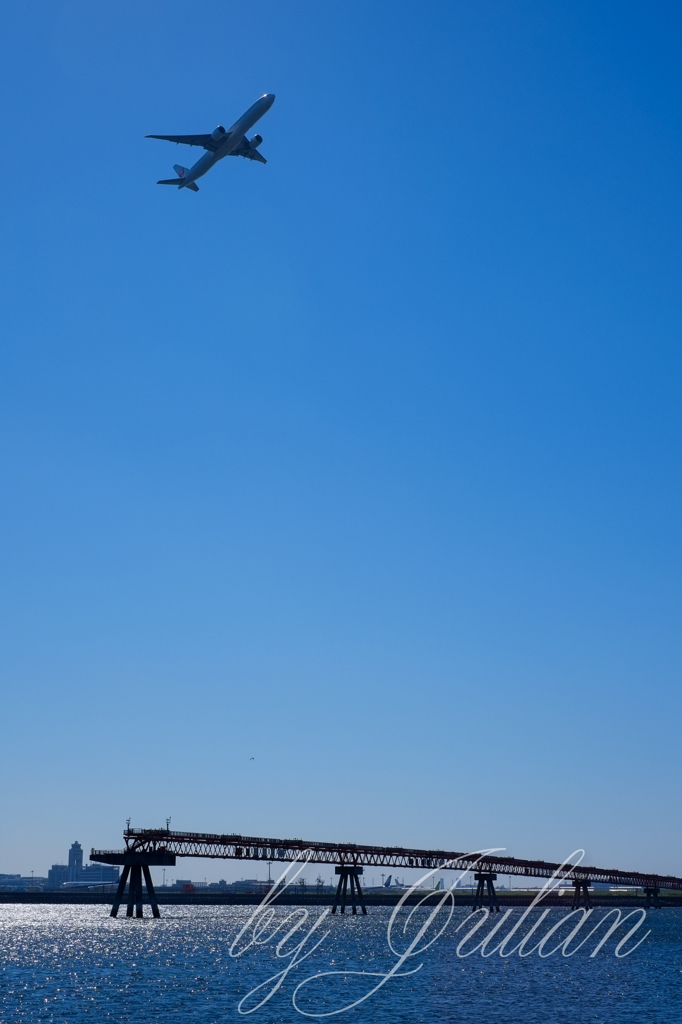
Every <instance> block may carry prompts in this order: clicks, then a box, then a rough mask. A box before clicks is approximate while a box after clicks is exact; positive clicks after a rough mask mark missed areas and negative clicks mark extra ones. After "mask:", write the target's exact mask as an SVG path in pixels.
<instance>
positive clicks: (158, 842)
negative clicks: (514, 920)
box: [90, 824, 682, 917]
mask: <svg viewBox="0 0 682 1024" xmlns="http://www.w3.org/2000/svg"><path fill="white" fill-rule="evenodd" d="M123 839H124V842H125V849H124V850H94V849H93V850H91V852H90V860H92V861H95V862H99V863H101V864H120V865H121V866H122V867H123V869H124V870H123V875H122V876H121V879H120V881H119V886H118V890H117V892H116V895H115V897H114V905H113V907H112V908H111V913H112V916H113V917H116V915H117V913H118V909H119V907H120V905H121V903H122V902H123V900H124V896H125V889H126V883H127V884H128V908H127V916H128V917H132V916H134V915H137V916H138V917H141V916H142V913H143V909H142V907H143V884H142V878H143V876H144V887H146V890H147V898H148V900H149V903H150V904H151V908H152V913H153V915H154V917H159V916H160V914H159V906H158V901H157V899H156V894H155V892H154V886H153V885H152V879H151V873H150V871H149V868H150V867H153V866H158V865H163V866H164V867H167V866H173V865H174V864H175V858H176V857H208V858H210V859H211V860H241V861H242V863H243V862H244V861H245V860H263V861H265V860H268V861H271V862H273V863H276V864H284V863H293V862H294V861H300V860H301V859H302V858H303V859H305V862H306V863H307V864H326V865H329V866H331V865H332V864H335V865H338V867H336V869H335V870H336V873H337V875H338V876H339V884H338V886H337V889H336V896H335V898H334V905H333V908H332V913H336V910H337V909H338V908H339V905H340V912H341V913H342V914H343V913H345V909H346V904H347V903H348V899H349V893H348V886H349V884H350V903H351V906H352V908H353V913H354V914H357V912H358V910H357V908H358V906H359V907H360V908H361V910H362V913H363V914H366V913H367V908H366V906H365V898H364V895H363V892H362V886H361V884H360V875H361V874H362V873H363V870H364V868H365V867H374V868H377V867H389V868H392V869H393V870H394V871H395V870H397V869H405V870H413V869H417V870H420V871H428V872H429V873H433V870H434V869H436V870H445V871H462V872H466V871H472V872H476V874H475V875H474V877H475V879H476V881H477V883H478V885H477V890H476V898H475V902H474V906H475V907H479V906H480V907H483V906H484V905H486V904H487V905H488V906H489V907H490V908H491V909H492V908H493V907H494V908H495V910H497V911H499V909H500V906H499V898H498V896H497V894H496V892H495V886H494V884H493V883H494V882H495V880H496V879H497V876H498V874H502V875H510V876H513V877H515V878H519V877H520V878H524V879H528V878H552V879H558V880H559V881H562V882H564V883H567V884H572V885H573V892H574V895H573V907H574V908H576V907H579V906H580V904H581V902H584V905H585V906H586V907H590V906H591V899H590V893H589V887H590V886H591V885H592V884H593V883H595V884H601V885H603V884H604V883H607V884H608V885H616V886H625V887H628V888H634V889H638V890H639V891H640V892H641V891H643V892H644V895H645V896H646V906H647V907H651V906H653V907H660V905H661V901H660V898H659V893H660V892H661V891H666V890H673V891H676V892H679V891H681V890H682V878H678V877H676V876H674V875H657V874H651V873H644V872H641V871H619V870H615V869H612V868H597V867H585V866H584V865H580V866H578V865H575V866H574V865H571V864H567V863H564V864H555V863H551V862H549V861H543V860H522V859H521V858H519V857H502V856H498V855H497V854H484V855H481V854H480V853H476V852H472V853H453V852H451V851H448V850H420V849H414V848H405V847H401V846H366V845H362V844H358V843H322V842H309V841H307V840H303V839H267V838H266V839H264V838H261V837H254V836H242V835H237V834H236V833H230V834H224V833H221V834H218V833H205V832H180V831H176V830H175V829H174V830H172V831H171V829H170V826H169V824H167V825H166V828H130V825H128V826H127V828H126V829H125V831H124V833H123ZM486 890H487V899H486Z"/></svg>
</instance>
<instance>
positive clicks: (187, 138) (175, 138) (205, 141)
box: [145, 135, 218, 150]
mask: <svg viewBox="0 0 682 1024" xmlns="http://www.w3.org/2000/svg"><path fill="white" fill-rule="evenodd" d="M145 139H163V140H164V141H165V142H178V143H180V142H182V143H184V144H185V145H186V146H202V147H203V148H204V149H212V150H215V149H217V148H218V144H217V143H216V142H214V141H213V139H212V138H211V136H210V135H145Z"/></svg>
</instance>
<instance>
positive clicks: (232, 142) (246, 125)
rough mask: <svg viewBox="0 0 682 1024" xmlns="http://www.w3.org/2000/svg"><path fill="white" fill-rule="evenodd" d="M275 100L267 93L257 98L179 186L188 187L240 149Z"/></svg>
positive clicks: (200, 159)
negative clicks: (247, 134)
mask: <svg viewBox="0 0 682 1024" xmlns="http://www.w3.org/2000/svg"><path fill="white" fill-rule="evenodd" d="M274 102H275V97H274V95H273V94H272V93H266V94H265V96H261V97H260V99H258V100H256V102H255V103H254V104H253V105H252V106H250V107H249V109H248V110H247V111H246V113H245V114H242V116H241V117H240V118H239V120H238V121H235V123H234V124H233V125H232V127H231V128H228V130H227V131H224V129H223V136H222V138H220V137H219V138H218V139H217V140H216V141H217V142H218V143H219V144H218V147H217V148H216V149H215V150H213V151H211V150H207V151H206V152H205V153H204V155H203V156H201V157H199V159H198V160H197V162H196V163H195V164H194V166H193V167H191V168H190V169H189V171H188V172H187V173H186V174H185V176H184V178H183V180H182V183H181V184H180V186H179V187H180V188H186V186H187V185H189V184H190V183H191V182H193V181H196V180H197V178H201V177H202V176H203V175H204V174H206V172H207V171H210V169H211V168H212V167H213V166H214V164H217V163H218V161H219V160H222V159H223V157H226V156H229V155H230V153H232V152H233V151H234V150H235V149H238V148H239V146H241V144H242V142H243V141H244V136H245V135H246V133H247V132H248V131H249V129H250V128H253V126H254V124H255V123H256V121H259V120H260V119H261V117H262V116H263V114H267V112H268V110H269V109H270V107H271V106H272V104H273V103H274ZM218 131H219V129H218V128H216V130H215V132H214V133H213V137H214V138H215V134H216V132H218Z"/></svg>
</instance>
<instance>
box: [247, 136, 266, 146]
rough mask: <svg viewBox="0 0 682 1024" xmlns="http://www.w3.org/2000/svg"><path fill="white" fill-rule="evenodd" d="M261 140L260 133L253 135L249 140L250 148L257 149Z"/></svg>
mask: <svg viewBox="0 0 682 1024" xmlns="http://www.w3.org/2000/svg"><path fill="white" fill-rule="evenodd" d="M262 141H263V136H262V135H254V137H253V138H252V139H250V140H249V146H250V147H251V149H258V147H259V146H260V144H261V142H262Z"/></svg>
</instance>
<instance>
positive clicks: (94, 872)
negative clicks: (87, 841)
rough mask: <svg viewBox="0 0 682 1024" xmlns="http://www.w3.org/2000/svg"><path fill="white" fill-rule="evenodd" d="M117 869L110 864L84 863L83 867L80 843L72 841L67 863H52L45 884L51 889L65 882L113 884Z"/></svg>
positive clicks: (117, 877)
mask: <svg viewBox="0 0 682 1024" xmlns="http://www.w3.org/2000/svg"><path fill="white" fill-rule="evenodd" d="M119 873H120V872H119V869H118V868H116V867H113V866H112V865H110V864H86V866H85V867H83V847H82V846H81V844H80V843H72V845H71V849H70V850H69V863H68V864H53V865H52V867H51V868H50V870H49V871H48V873H47V885H48V886H49V887H50V888H51V889H59V887H60V886H62V885H64V883H65V882H71V883H74V882H76V883H79V884H83V883H86V884H90V885H102V884H103V883H108V884H115V883H116V882H118V879H119Z"/></svg>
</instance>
